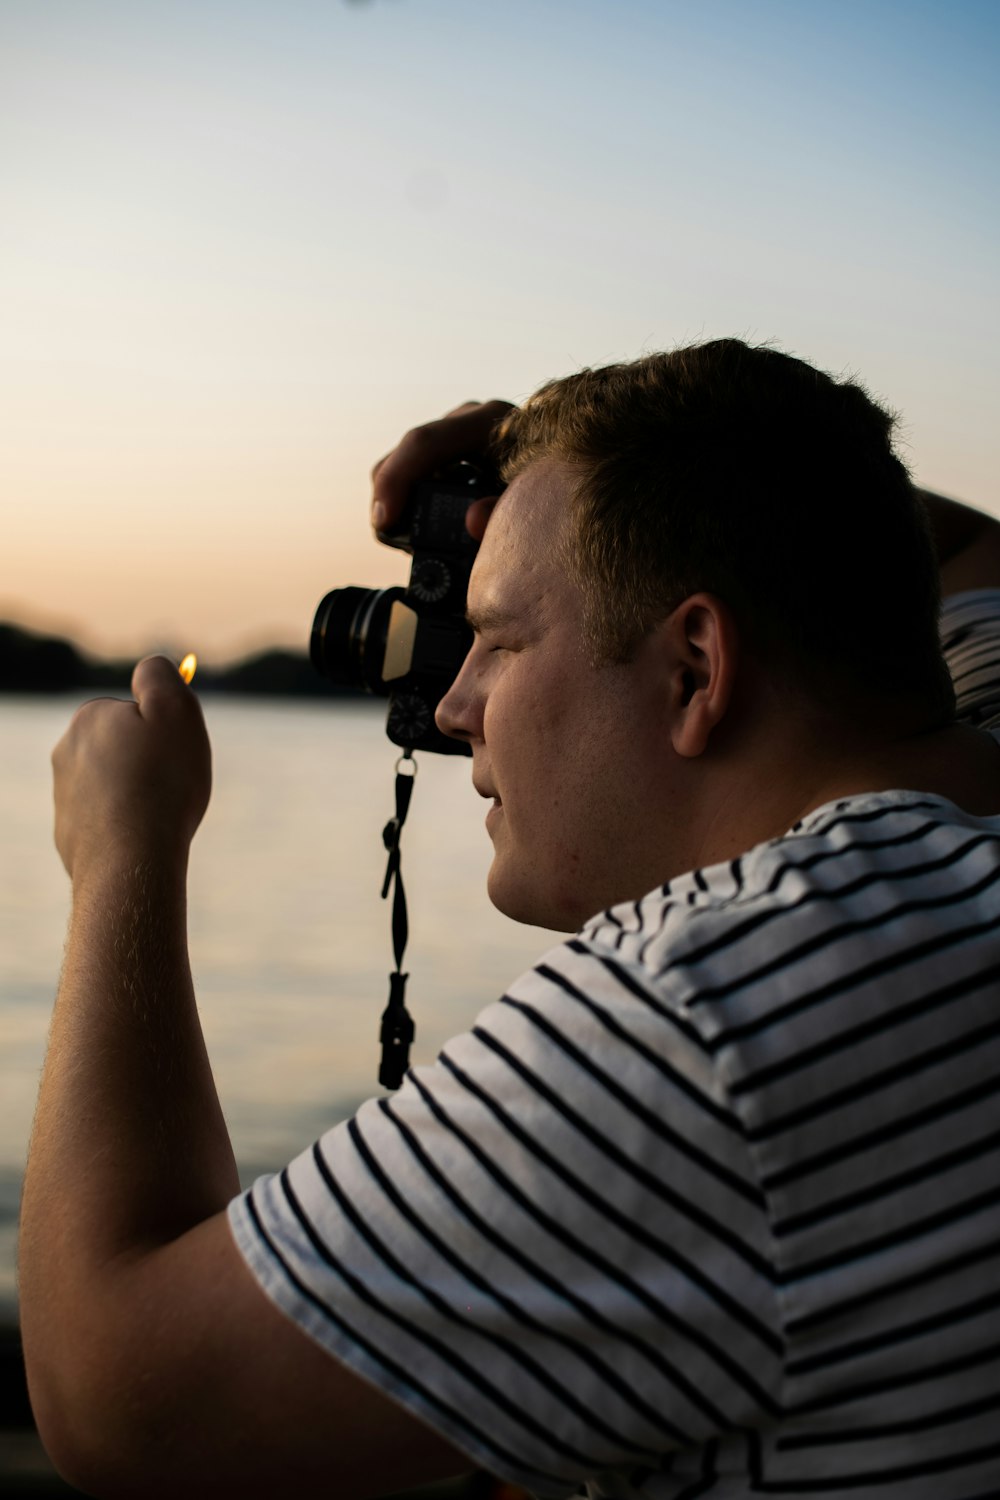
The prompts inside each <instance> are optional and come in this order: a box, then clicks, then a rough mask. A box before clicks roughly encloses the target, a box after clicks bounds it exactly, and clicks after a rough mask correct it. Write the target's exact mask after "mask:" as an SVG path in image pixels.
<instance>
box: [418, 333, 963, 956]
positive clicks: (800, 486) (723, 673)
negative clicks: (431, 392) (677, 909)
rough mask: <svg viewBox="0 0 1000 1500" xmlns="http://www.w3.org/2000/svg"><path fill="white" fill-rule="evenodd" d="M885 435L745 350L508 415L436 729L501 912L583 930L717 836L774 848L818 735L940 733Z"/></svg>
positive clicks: (627, 371)
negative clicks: (790, 792)
mask: <svg viewBox="0 0 1000 1500" xmlns="http://www.w3.org/2000/svg"><path fill="white" fill-rule="evenodd" d="M891 427H892V421H891V419H890V418H889V417H888V416H886V414H885V413H883V412H882V411H880V409H879V408H878V407H876V406H875V405H874V404H873V403H871V402H870V401H869V400H868V398H867V397H866V396H865V395H864V393H863V392H862V391H861V390H860V389H859V388H858V387H856V386H854V385H840V384H837V383H836V382H834V381H832V380H830V379H829V378H828V377H827V376H824V375H822V374H820V373H819V372H817V371H815V370H812V369H810V367H809V366H807V365H804V364H802V363H801V362H799V361H797V360H792V359H789V358H788V357H787V356H784V355H780V354H776V353H774V352H773V351H771V350H766V349H764V350H759V349H758V350H755V349H749V348H747V346H745V345H743V344H740V343H738V342H736V341H733V340H726V341H722V342H719V343H715V344H708V345H704V346H701V347H700V348H694V349H685V350H679V351H677V352H675V353H673V354H667V355H656V356H650V357H648V358H646V359H643V360H639V361H637V362H636V363H635V364H632V365H625V366H612V367H610V368H608V369H606V370H596V371H584V372H582V373H581V374H579V375H576V376H572V377H569V378H568V379H566V380H562V381H557V382H553V383H552V384H550V385H548V386H545V387H543V389H542V390H541V391H539V392H538V393H537V395H536V396H534V397H532V398H531V400H530V401H529V402H527V403H526V405H525V406H524V407H523V408H522V409H521V410H520V411H519V412H516V413H512V414H511V416H510V418H509V419H508V420H507V422H506V423H505V424H504V429H503V432H502V434H501V439H500V450H501V456H502V462H503V473H504V477H505V478H506V479H507V480H508V481H509V485H508V488H507V490H506V491H505V493H504V495H503V497H502V498H501V500H500V502H499V504H498V505H497V507H496V510H495V512H494V515H493V518H492V520H491V522H490V525H489V527H488V529H487V532H486V536H485V538H484V541H483V545H482V548H481V550H480V554H479V557H478V559H477V562H476V566H475V568H474V570H473V576H472V580H471V583H470V589H469V613H470V618H471V619H472V621H473V624H474V625H475V627H476V640H475V644H474V646H473V648H472V650H471V652H470V653H469V657H468V658H467V660H466V663H465V665H464V667H463V669H462V672H461V673H460V675H459V678H458V679H457V681H456V683H455V685H454V687H453V688H452V690H451V692H450V693H449V694H448V695H447V697H446V698H445V699H444V701H443V702H442V705H441V708H440V710H439V716H438V718H439V724H440V726H441V727H442V729H444V730H445V732H447V733H452V734H456V735H458V736H460V737H463V738H466V739H468V740H469V741H470V742H471V745H472V749H473V757H474V758H473V778H474V781H475V783H476V786H477V788H478V789H479V791H480V792H481V793H482V794H483V795H484V796H487V797H492V798H494V799H495V803H494V807H493V809H491V812H490V814H489V815H488V818H487V825H488V827H489V831H490V833H491V836H492V838H493V843H494V849H495V858H494V863H493V867H492V869H491V872H490V894H491V896H492V899H493V900H494V902H495V903H496V905H498V906H499V907H500V908H501V910H503V911H505V912H507V913H508V914H509V915H511V916H514V917H516V918H518V919H519V920H522V921H531V922H537V923H540V924H542V925H548V926H553V927H563V928H565V927H573V926H575V925H577V924H578V923H579V922H580V921H582V920H583V919H585V918H586V917H587V916H588V915H590V914H592V913H593V912H594V911H596V910H598V909H600V908H601V907H602V906H605V905H608V904H610V903H612V902H616V901H621V900H625V899H628V898H634V897H638V896H640V895H642V894H644V893H645V892H646V891H648V890H650V889H652V888H653V886H655V885H657V884H659V883H660V882H661V881H665V880H667V879H669V878H670V877H672V876H673V875H675V874H677V873H679V872H680V871H682V870H684V869H688V868H691V866H692V865H693V864H695V863H698V862H702V861H701V856H702V854H703V852H704V850H705V848H706V846H707V844H708V843H709V842H710V843H711V846H712V848H713V849H714V850H715V851H716V856H717V857H719V856H718V850H719V849H723V850H726V849H727V848H728V853H729V854H735V853H737V852H738V851H739V850H740V849H742V848H745V847H747V844H746V843H745V842H740V841H739V840H740V839H741V838H742V837H743V836H744V835H745V834H746V833H747V819H746V817H745V816H742V815H741V814H742V813H743V811H744V809H745V807H746V805H747V804H748V803H750V804H753V805H754V806H755V807H756V806H757V805H758V804H759V807H760V809H761V817H760V819H758V822H759V824H760V827H761V828H762V829H763V831H762V832H760V833H759V834H758V835H757V836H758V837H765V836H770V834H773V833H778V832H781V831H783V828H784V827H787V826H788V824H787V823H785V824H781V823H780V821H779V823H778V826H775V827H770V826H769V824H768V821H767V816H768V814H767V812H766V809H767V807H768V806H771V807H772V810H773V812H774V816H775V817H777V818H778V819H779V820H780V817H781V815H782V813H783V811H784V810H785V809H784V803H785V801H786V796H785V787H786V784H787V782H788V779H789V777H791V778H792V780H794V778H795V776H796V775H798V774H799V773H800V772H801V774H802V776H803V782H802V786H801V787H800V788H799V790H801V791H802V792H803V795H806V781H807V779H808V777H809V776H810V775H811V774H812V772H813V767H814V765H815V757H814V754H813V750H814V746H815V744H816V736H815V729H814V728H811V729H809V730H808V731H803V727H802V726H803V725H809V724H810V723H811V722H812V721H813V719H814V718H815V716H818V717H819V719H820V720H821V721H825V722H829V721H830V719H831V718H834V719H835V720H836V722H837V723H838V724H839V725H842V727H843V730H844V733H845V734H846V736H847V738H848V739H849V738H851V737H852V731H853V738H854V740H855V742H857V741H858V739H859V738H863V736H864V731H865V727H866V723H867V721H868V719H869V718H872V719H873V720H875V719H879V720H880V721H881V722H882V724H883V725H885V724H886V723H888V724H889V726H890V727H891V722H892V716H893V714H894V713H895V712H896V707H894V705H896V706H898V711H899V713H900V715H902V716H905V718H906V723H907V727H908V728H909V729H912V728H913V726H914V724H916V723H919V724H922V725H926V726H927V727H931V726H935V725H937V724H939V723H941V722H943V721H944V720H945V719H946V718H947V717H948V715H949V713H950V710H951V705H952V698H951V687H950V681H949V679H948V676H947V671H946V669H945V667H944V664H943V662H942V660H941V657H940V654H939V651H938V648H937V635H936V614H937V591H936V573H935V567H934V561H933V555H932V551H931V546H930V541H929V537H928V535H927V531H926V526H925V522H924V518H923V515H922V512H921V510H920V506H919V502H918V500H917V497H916V496H915V494H914V491H913V490H912V487H911V486H910V484H909V480H908V478H907V476H906V472H905V470H904V469H903V467H902V465H901V464H900V463H899V461H898V459H897V458H896V457H895V456H894V455H893V453H892V450H891V445H890V435H891ZM831 709H833V712H832V713H831ZM769 777H770V778H771V779H772V780H774V781H775V782H776V789H775V788H774V787H769V786H768V785H767V782H768V778H769ZM769 799H770V801H769ZM794 816H795V814H794V813H793V815H792V817H789V819H788V822H791V821H793V819H794ZM730 830H731V837H732V840H733V842H732V845H731V847H729V846H727V839H728V838H729V837H730ZM709 831H711V834H712V837H711V840H709V838H708V834H709Z"/></svg>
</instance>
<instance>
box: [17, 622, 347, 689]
mask: <svg viewBox="0 0 1000 1500" xmlns="http://www.w3.org/2000/svg"><path fill="white" fill-rule="evenodd" d="M134 665H135V663H134V662H132V661H99V660H96V659H94V658H92V657H89V656H87V655H85V654H84V653H83V652H82V651H80V650H79V648H78V647H77V646H75V645H74V644H73V642H72V641H67V640H64V639H63V638H62V637H60V636H53V635H38V634H36V633H35V632H34V631H31V630H24V629H22V628H21V626H19V625H10V624H3V623H0V692H4V693H72V692H77V691H81V692H88V691H90V690H91V689H93V690H94V691H95V692H100V691H102V690H105V689H111V690H112V691H115V692H120V691H122V690H124V691H126V692H127V691H128V687H129V683H130V681H131V678H132V668H133V666H134ZM195 683H196V685H197V687H198V690H199V691H205V690H208V691H211V692H219V693H261V694H270V695H275V696H283V695H287V696H290V697H296V698H332V697H338V696H339V697H345V696H346V697H360V696H363V695H362V694H360V693H357V692H356V691H355V690H354V689H353V688H339V687H334V686H333V684H332V683H329V682H327V681H325V680H324V678H322V677H320V675H319V673H318V672H317V671H316V670H315V668H314V667H313V665H312V663H311V662H310V660H309V658H308V657H307V656H306V654H305V652H298V651H262V652H259V653H258V654H257V655H256V656H250V657H247V659H246V660H245V661H241V662H237V663H236V664H235V665H234V666H232V667H226V668H225V669H224V670H219V669H217V668H213V667H206V666H202V665H201V664H199V666H198V675H197V677H196V678H195Z"/></svg>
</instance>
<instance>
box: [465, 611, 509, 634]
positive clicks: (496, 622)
mask: <svg viewBox="0 0 1000 1500" xmlns="http://www.w3.org/2000/svg"><path fill="white" fill-rule="evenodd" d="M513 619H514V615H513V613H512V611H511V610H509V609H501V608H500V607H499V606H498V605H496V604H481V605H480V606H479V608H478V609H468V608H467V609H466V611H465V623H466V624H467V625H468V626H469V628H470V629H471V630H472V631H473V632H474V634H476V635H482V634H483V632H484V631H487V630H491V631H496V630H503V629H505V628H506V626H508V625H510V624H511V623H512V621H513Z"/></svg>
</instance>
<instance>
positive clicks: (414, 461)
mask: <svg viewBox="0 0 1000 1500" xmlns="http://www.w3.org/2000/svg"><path fill="white" fill-rule="evenodd" d="M510 409H511V404H510V402H509V401H499V400H495V401H482V402H478V401H466V402H463V403H462V405H461V406H457V407H455V409H454V410H453V411H451V412H449V413H448V415H447V416H445V417H441V418H439V420H438V421H436V422H425V423H424V424H423V425H422V426H420V427H414V428H412V429H411V431H409V432H408V433H407V434H406V435H405V437H403V438H402V440H401V441H400V442H399V444H398V445H397V447H395V448H394V449H393V451H392V452H391V453H388V454H387V455H386V456H385V458H383V459H381V460H380V461H379V462H378V463H377V464H376V466H375V469H374V470H373V474H372V483H373V493H372V524H373V525H374V526H375V528H376V530H379V529H381V528H382V527H384V526H391V525H392V524H393V523H394V522H395V521H398V519H399V517H400V515H401V513H402V511H403V507H404V506H405V504H406V500H407V496H408V495H409V493H410V490H411V489H412V487H413V485H414V484H416V483H417V482H418V481H419V480H421V479H427V478H429V477H430V475H431V474H433V472H434V470H435V469H437V468H440V466H441V465H442V464H444V463H448V462H451V461H454V460H455V459H459V458H474V457H475V456H476V455H477V454H479V453H482V452H483V450H484V449H485V448H486V445H487V443H488V442H489V439H490V434H491V433H492V431H493V428H494V427H495V426H496V424H497V422H499V421H500V419H501V418H502V417H503V416H504V414H505V413H506V412H508V411H510Z"/></svg>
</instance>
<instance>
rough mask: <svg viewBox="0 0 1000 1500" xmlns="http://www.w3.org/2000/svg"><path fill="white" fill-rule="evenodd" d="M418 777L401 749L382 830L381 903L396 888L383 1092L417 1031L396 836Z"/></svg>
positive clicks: (405, 1060)
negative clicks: (409, 997)
mask: <svg viewBox="0 0 1000 1500" xmlns="http://www.w3.org/2000/svg"><path fill="white" fill-rule="evenodd" d="M416 777H417V763H416V761H415V760H414V759H413V752H412V751H411V750H404V751H403V753H402V755H401V756H400V757H399V759H398V760H397V762H396V816H395V817H394V818H390V819H389V821H388V823H387V824H386V825H385V827H384V828H383V830H382V842H383V844H384V845H385V847H386V849H387V850H388V851H389V861H388V863H387V865H386V867H385V879H384V880H383V882H382V900H383V901H384V900H385V898H386V897H387V896H388V894H389V890H390V887H393V886H394V887H395V889H394V890H393V897H392V951H393V955H394V957H395V959H396V968H395V971H394V972H393V973H392V974H390V975H389V1003H388V1005H387V1006H386V1008H385V1010H384V1011H383V1012H382V1028H381V1031H380V1033H379V1040H380V1041H381V1043H382V1063H381V1066H380V1068H379V1070H378V1081H379V1083H380V1084H381V1085H382V1087H383V1088H385V1089H398V1088H399V1085H400V1084H401V1083H402V1081H403V1074H404V1073H405V1072H406V1070H407V1068H408V1067H409V1065H410V1043H411V1042H412V1041H413V1037H414V1032H415V1030H416V1028H415V1027H414V1024H413V1018H412V1016H411V1015H410V1013H409V1011H408V1010H407V1008H406V998H405V997H406V981H407V980H408V979H409V977H410V976H409V974H404V973H403V972H402V964H403V954H404V953H405V951H406V939H407V937H408V936H409V924H408V921H407V916H406V893H405V892H404V890H403V876H402V872H401V870H400V853H399V836H400V834H401V833H402V831H403V824H404V823H405V822H406V814H407V813H408V812H409V810H410V798H411V797H412V795H413V783H414V781H415V780H416Z"/></svg>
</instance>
